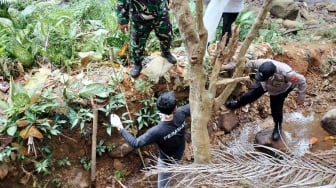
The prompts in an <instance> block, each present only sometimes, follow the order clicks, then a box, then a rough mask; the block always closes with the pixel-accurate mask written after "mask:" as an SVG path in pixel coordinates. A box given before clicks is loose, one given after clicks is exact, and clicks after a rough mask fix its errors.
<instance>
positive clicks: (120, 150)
mask: <svg viewBox="0 0 336 188" xmlns="http://www.w3.org/2000/svg"><path fill="white" fill-rule="evenodd" d="M133 150H134V149H133V148H132V147H131V146H129V145H128V144H127V143H124V144H122V145H119V146H118V147H116V148H114V149H113V150H112V151H110V152H109V153H108V155H109V156H110V157H112V158H120V157H124V156H125V155H127V154H128V153H130V152H131V151H133Z"/></svg>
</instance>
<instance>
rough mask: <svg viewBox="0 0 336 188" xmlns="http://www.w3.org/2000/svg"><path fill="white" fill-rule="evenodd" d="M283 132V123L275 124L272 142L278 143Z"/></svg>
mask: <svg viewBox="0 0 336 188" xmlns="http://www.w3.org/2000/svg"><path fill="white" fill-rule="evenodd" d="M281 130H282V126H281V123H275V125H274V129H273V133H272V140H274V141H278V140H279V139H280V135H281Z"/></svg>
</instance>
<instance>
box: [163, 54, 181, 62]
mask: <svg viewBox="0 0 336 188" xmlns="http://www.w3.org/2000/svg"><path fill="white" fill-rule="evenodd" d="M161 56H162V57H164V58H166V59H167V61H168V62H169V63H171V64H175V63H176V62H177V60H176V58H175V57H174V56H173V54H171V53H170V52H162V53H161Z"/></svg>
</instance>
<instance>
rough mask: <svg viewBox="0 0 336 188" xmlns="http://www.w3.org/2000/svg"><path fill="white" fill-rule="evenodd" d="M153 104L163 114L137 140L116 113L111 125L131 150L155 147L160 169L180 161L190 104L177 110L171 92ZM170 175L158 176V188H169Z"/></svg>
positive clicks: (162, 174) (165, 93)
mask: <svg viewBox="0 0 336 188" xmlns="http://www.w3.org/2000/svg"><path fill="white" fill-rule="evenodd" d="M156 105H157V108H158V110H159V111H160V113H162V114H163V116H162V117H161V121H160V122H159V123H158V124H157V125H156V126H154V127H151V128H150V129H148V130H147V131H146V132H145V133H144V134H143V135H141V136H139V137H137V138H136V137H135V136H133V135H132V134H130V133H129V132H128V131H127V130H126V129H124V127H123V125H122V123H121V121H120V118H119V117H118V116H117V115H116V114H111V125H112V126H114V127H116V128H117V129H118V131H119V132H120V134H121V136H122V137H123V138H124V139H125V140H126V142H127V143H128V144H129V145H130V146H132V147H133V148H139V147H142V146H146V145H149V144H156V145H157V147H158V149H159V158H158V166H159V167H162V166H165V165H166V164H169V163H170V164H172V163H174V162H176V161H178V160H180V159H181V158H182V156H183V153H184V149H185V120H186V118H187V117H188V116H190V105H189V104H187V105H184V106H180V107H177V103H176V98H175V94H174V92H172V91H166V92H163V93H161V94H160V96H159V97H158V99H157V102H156ZM170 176H171V173H160V174H159V175H158V187H159V188H162V187H169V179H170Z"/></svg>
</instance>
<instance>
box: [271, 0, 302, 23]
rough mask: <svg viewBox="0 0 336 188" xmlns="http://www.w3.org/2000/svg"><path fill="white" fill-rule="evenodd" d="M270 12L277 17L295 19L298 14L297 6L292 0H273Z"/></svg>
mask: <svg viewBox="0 0 336 188" xmlns="http://www.w3.org/2000/svg"><path fill="white" fill-rule="evenodd" d="M270 13H271V14H272V15H273V16H275V17H277V18H283V19H289V20H295V19H296V18H297V16H298V14H299V6H298V4H297V3H296V2H294V1H293V0H274V1H273V4H272V7H271V10H270Z"/></svg>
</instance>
